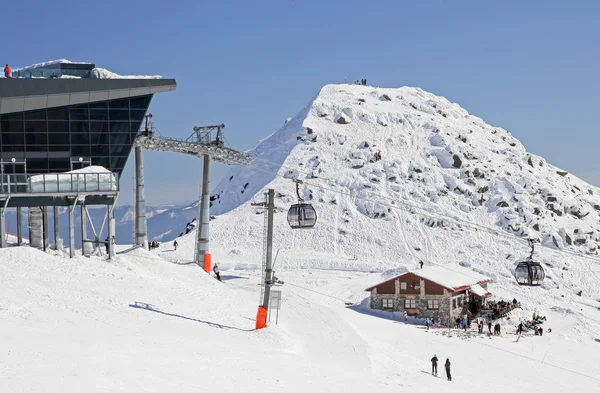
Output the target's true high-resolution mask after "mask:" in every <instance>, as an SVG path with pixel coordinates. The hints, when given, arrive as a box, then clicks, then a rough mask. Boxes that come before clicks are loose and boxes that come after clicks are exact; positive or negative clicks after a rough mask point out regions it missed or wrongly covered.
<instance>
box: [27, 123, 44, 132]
mask: <svg viewBox="0 0 600 393" xmlns="http://www.w3.org/2000/svg"><path fill="white" fill-rule="evenodd" d="M25 132H35V133H42V134H45V133H46V122H45V121H26V122H25Z"/></svg>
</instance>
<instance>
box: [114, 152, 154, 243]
mask: <svg viewBox="0 0 600 393" xmlns="http://www.w3.org/2000/svg"><path fill="white" fill-rule="evenodd" d="M135 185H136V186H135V244H136V245H138V246H142V247H144V248H145V249H148V230H147V227H148V224H147V221H146V200H145V194H144V156H143V152H142V148H141V147H139V146H136V147H135ZM109 227H110V226H109Z"/></svg>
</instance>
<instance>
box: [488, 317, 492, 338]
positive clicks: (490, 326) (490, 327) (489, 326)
mask: <svg viewBox="0 0 600 393" xmlns="http://www.w3.org/2000/svg"><path fill="white" fill-rule="evenodd" d="M488 331H489V332H490V335H491V334H492V321H491V320H490V321H488Z"/></svg>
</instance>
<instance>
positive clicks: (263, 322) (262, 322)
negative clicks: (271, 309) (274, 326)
mask: <svg viewBox="0 0 600 393" xmlns="http://www.w3.org/2000/svg"><path fill="white" fill-rule="evenodd" d="M266 326H267V309H266V308H265V307H263V306H258V311H257V312H256V330H258V329H262V328H264V327H266Z"/></svg>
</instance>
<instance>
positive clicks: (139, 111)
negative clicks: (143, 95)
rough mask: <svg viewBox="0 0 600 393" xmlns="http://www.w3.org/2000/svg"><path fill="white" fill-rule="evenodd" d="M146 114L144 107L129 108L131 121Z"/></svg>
mask: <svg viewBox="0 0 600 393" xmlns="http://www.w3.org/2000/svg"><path fill="white" fill-rule="evenodd" d="M145 115H146V110H145V109H132V110H131V121H134V120H135V121H142V120H144V116H145Z"/></svg>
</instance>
